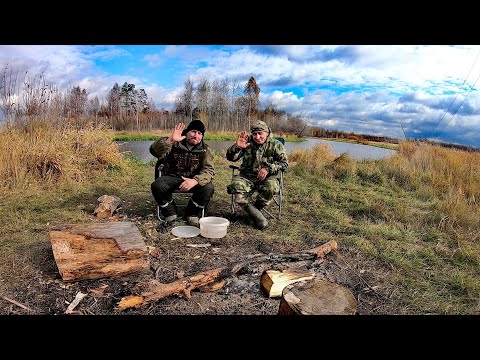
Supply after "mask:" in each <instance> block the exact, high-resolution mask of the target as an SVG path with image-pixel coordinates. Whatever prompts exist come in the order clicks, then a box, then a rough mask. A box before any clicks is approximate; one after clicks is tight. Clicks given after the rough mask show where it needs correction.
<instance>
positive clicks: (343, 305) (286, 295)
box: [278, 279, 357, 315]
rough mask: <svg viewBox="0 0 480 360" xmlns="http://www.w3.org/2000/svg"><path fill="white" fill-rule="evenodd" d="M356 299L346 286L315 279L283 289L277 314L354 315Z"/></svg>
mask: <svg viewBox="0 0 480 360" xmlns="http://www.w3.org/2000/svg"><path fill="white" fill-rule="evenodd" d="M356 312H357V301H356V300H355V297H354V296H353V294H352V292H351V291H350V290H348V289H347V288H345V287H343V286H341V285H339V284H335V283H331V282H329V281H325V280H320V279H315V280H313V281H308V282H305V281H303V282H298V283H296V284H292V285H288V286H287V287H285V288H284V289H283V293H282V299H281V300H280V305H279V308H278V315H354V314H355V313H356Z"/></svg>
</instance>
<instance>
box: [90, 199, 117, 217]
mask: <svg viewBox="0 0 480 360" xmlns="http://www.w3.org/2000/svg"><path fill="white" fill-rule="evenodd" d="M120 202H121V200H120V198H119V197H118V196H113V195H102V196H100V197H99V198H98V199H97V206H96V207H95V210H93V215H96V216H97V217H99V218H107V217H110V216H112V215H113V212H114V211H115V210H117V207H118V205H120Z"/></svg>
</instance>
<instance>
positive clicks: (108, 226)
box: [49, 221, 149, 281]
mask: <svg viewBox="0 0 480 360" xmlns="http://www.w3.org/2000/svg"><path fill="white" fill-rule="evenodd" d="M49 236H50V242H51V244H52V251H53V255H54V258H55V262H56V263H57V267H58V270H59V272H60V275H61V276H62V278H63V280H64V281H78V280H87V279H99V278H103V277H121V276H124V275H129V274H133V273H138V272H142V271H146V270H148V269H149V262H148V255H147V246H146V245H145V242H144V239H143V236H142V234H141V233H140V231H139V230H138V228H137V227H136V226H135V224H134V223H132V222H129V221H125V222H110V223H101V224H86V225H85V224H83V225H63V226H60V227H58V228H57V229H55V230H52V231H50V233H49Z"/></svg>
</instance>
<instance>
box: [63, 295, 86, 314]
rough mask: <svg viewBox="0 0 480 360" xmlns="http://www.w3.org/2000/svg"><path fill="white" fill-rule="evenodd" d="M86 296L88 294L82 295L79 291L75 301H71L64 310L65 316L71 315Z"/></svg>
mask: <svg viewBox="0 0 480 360" xmlns="http://www.w3.org/2000/svg"><path fill="white" fill-rule="evenodd" d="M87 295H88V292H87V293H85V294H84V293H82V292H81V291H79V292H78V293H77V295H75V299H73V301H72V302H71V303H70V305H68V307H67V310H65V314H71V313H73V310H75V308H76V307H77V306H78V304H80V301H82V299H83V298H84V297H85V296H87Z"/></svg>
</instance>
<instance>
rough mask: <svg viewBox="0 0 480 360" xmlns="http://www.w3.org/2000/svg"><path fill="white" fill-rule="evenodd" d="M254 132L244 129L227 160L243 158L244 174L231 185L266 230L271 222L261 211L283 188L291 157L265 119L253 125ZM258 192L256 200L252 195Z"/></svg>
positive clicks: (239, 201) (256, 222) (256, 224)
mask: <svg viewBox="0 0 480 360" xmlns="http://www.w3.org/2000/svg"><path fill="white" fill-rule="evenodd" d="M250 131H251V135H249V134H248V133H247V132H246V131H242V132H241V133H240V134H239V135H238V138H237V141H236V142H235V144H233V145H232V146H230V147H229V148H228V149H227V159H228V160H230V161H237V160H240V159H241V160H242V163H241V165H240V174H239V175H236V176H235V177H234V178H233V180H232V183H231V184H230V185H229V186H228V187H227V192H228V193H229V194H234V201H235V202H236V203H238V204H239V205H240V206H241V207H242V208H243V209H244V210H245V211H246V212H247V213H248V215H250V217H251V218H252V220H253V222H254V224H255V226H256V227H257V228H258V229H260V230H262V229H264V228H265V227H266V226H267V225H268V221H267V219H266V218H265V216H264V215H263V214H262V212H261V211H260V210H261V209H263V208H264V207H265V206H267V205H268V204H269V203H270V202H271V201H272V200H273V196H274V195H275V194H276V193H277V192H278V191H279V190H280V183H279V177H280V171H286V170H287V167H288V158H287V152H286V150H285V146H284V145H283V144H282V143H281V142H280V141H278V140H277V139H275V138H274V137H273V134H272V130H271V129H270V128H269V127H268V125H267V124H266V123H265V122H263V121H256V122H254V123H253V124H252V126H251V127H250ZM254 192H258V195H257V198H256V200H255V203H254V204H253V203H252V195H253V193H254Z"/></svg>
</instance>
